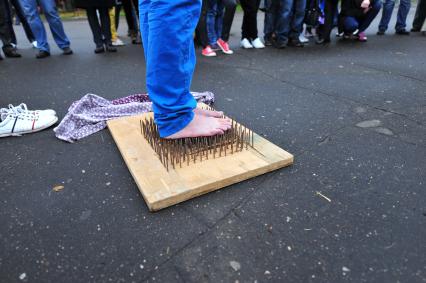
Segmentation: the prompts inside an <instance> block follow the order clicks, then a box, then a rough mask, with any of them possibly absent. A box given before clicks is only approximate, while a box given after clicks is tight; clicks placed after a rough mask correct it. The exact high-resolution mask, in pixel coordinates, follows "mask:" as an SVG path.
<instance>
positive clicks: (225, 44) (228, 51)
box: [217, 38, 234, 55]
mask: <svg viewBox="0 0 426 283" xmlns="http://www.w3.org/2000/svg"><path fill="white" fill-rule="evenodd" d="M217 45H219V47H220V49H222V52H223V53H225V54H228V55H231V54H234V51H232V50H231V49H230V48H229V45H228V42H226V41H224V40H222V39H220V38H219V39H218V41H217Z"/></svg>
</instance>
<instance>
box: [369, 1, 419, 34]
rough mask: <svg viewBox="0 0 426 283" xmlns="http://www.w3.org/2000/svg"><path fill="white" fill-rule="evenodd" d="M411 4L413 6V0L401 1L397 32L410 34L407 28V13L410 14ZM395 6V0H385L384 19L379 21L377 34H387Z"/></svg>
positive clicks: (396, 26)
mask: <svg viewBox="0 0 426 283" xmlns="http://www.w3.org/2000/svg"><path fill="white" fill-rule="evenodd" d="M410 6H411V0H400V1H399V8H398V15H397V18H396V25H395V33H396V34H400V35H409V34H410V32H409V31H407V30H406V29H405V28H406V21H407V15H408V12H409V11H410ZM394 7H395V0H384V2H383V11H382V19H381V20H380V23H379V30H378V32H377V35H384V34H385V32H386V30H387V29H388V25H389V22H390V20H391V17H392V12H393V8H394Z"/></svg>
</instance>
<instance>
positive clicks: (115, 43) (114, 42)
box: [112, 37, 126, 46]
mask: <svg viewBox="0 0 426 283" xmlns="http://www.w3.org/2000/svg"><path fill="white" fill-rule="evenodd" d="M112 45H113V46H124V45H126V44H125V43H124V42H123V41H122V40H121V39H119V38H118V37H117V39H116V40H114V41H113V42H112Z"/></svg>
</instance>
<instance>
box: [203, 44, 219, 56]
mask: <svg viewBox="0 0 426 283" xmlns="http://www.w3.org/2000/svg"><path fill="white" fill-rule="evenodd" d="M201 54H202V55H203V56H206V57H215V56H217V54H216V52H214V51H213V50H212V48H211V47H210V45H207V46H206V48H204V49H203V51H201Z"/></svg>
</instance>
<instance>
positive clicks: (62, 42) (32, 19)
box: [21, 0, 70, 52]
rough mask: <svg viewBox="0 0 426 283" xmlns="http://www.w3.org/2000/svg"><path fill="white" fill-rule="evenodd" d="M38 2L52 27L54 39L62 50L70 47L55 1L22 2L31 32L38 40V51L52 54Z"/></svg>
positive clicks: (26, 0) (31, 0)
mask: <svg viewBox="0 0 426 283" xmlns="http://www.w3.org/2000/svg"><path fill="white" fill-rule="evenodd" d="M37 2H39V3H40V6H41V8H42V9H43V12H44V15H45V16H46V20H47V22H48V23H49V26H50V30H51V31H52V35H53V39H54V40H55V42H56V44H57V45H58V47H59V48H61V49H64V48H65V47H69V46H70V41H69V40H68V37H67V36H66V34H65V31H64V27H63V25H62V21H61V18H60V17H59V14H58V10H57V8H56V5H55V1H54V0H21V4H22V8H23V9H24V12H25V15H26V16H27V19H28V23H29V24H30V26H31V30H32V31H33V33H34V36H35V38H36V41H37V47H38V49H40V50H42V51H47V52H50V48H49V43H47V35H46V30H45V28H44V26H43V22H42V21H41V19H40V15H39V13H38V11H37Z"/></svg>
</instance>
